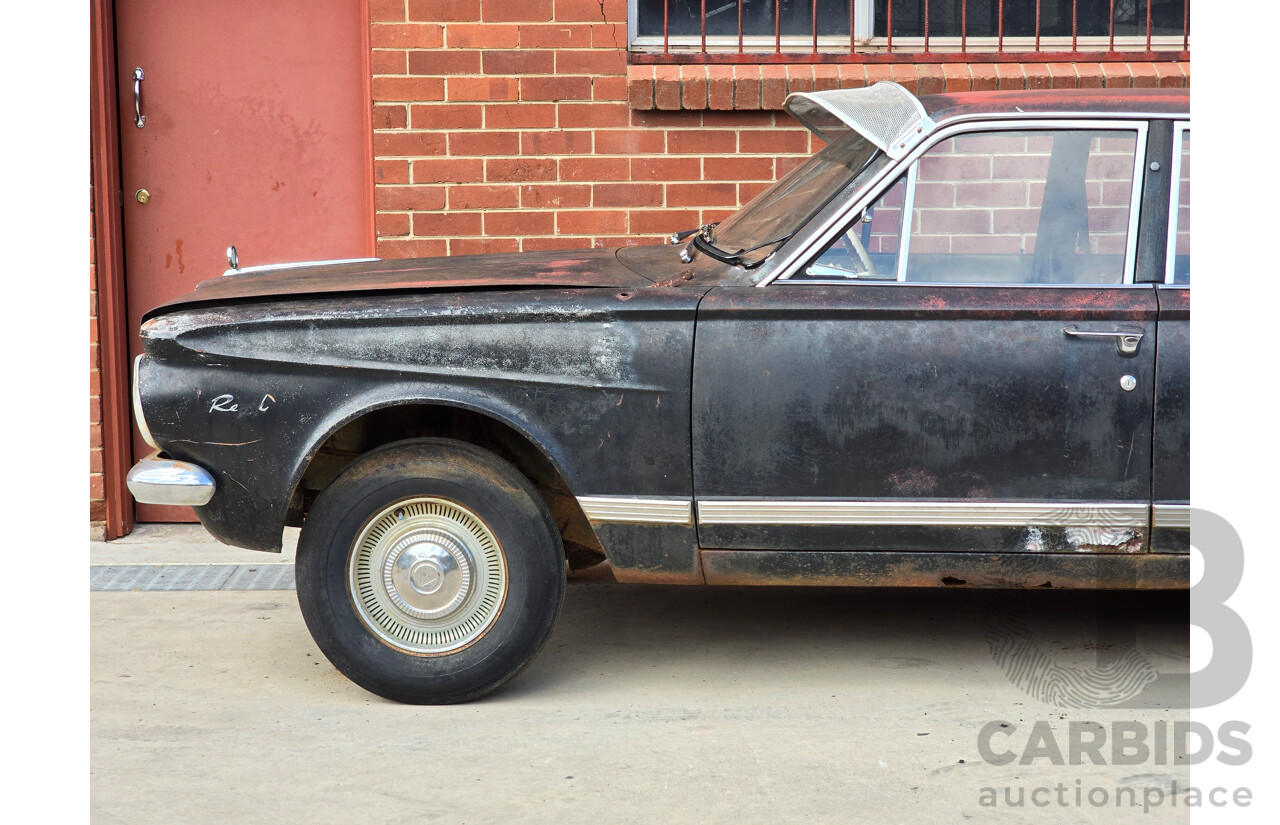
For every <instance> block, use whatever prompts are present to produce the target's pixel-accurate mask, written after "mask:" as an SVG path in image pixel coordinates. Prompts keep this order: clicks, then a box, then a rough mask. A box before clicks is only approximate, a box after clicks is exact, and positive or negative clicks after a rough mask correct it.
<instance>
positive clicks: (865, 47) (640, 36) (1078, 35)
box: [629, 0, 1190, 62]
mask: <svg viewBox="0 0 1280 825" xmlns="http://www.w3.org/2000/svg"><path fill="white" fill-rule="evenodd" d="M630 17H631V20H630V23H631V25H630V27H629V30H630V32H631V50H632V52H633V56H644V55H650V56H653V57H655V58H656V57H657V56H658V55H662V56H665V58H667V60H662V59H655V60H653V61H652V62H703V61H705V62H714V61H715V60H716V58H717V56H718V55H733V54H738V55H744V56H745V55H770V54H773V55H787V56H793V57H798V56H802V55H806V54H809V55H824V56H828V57H825V58H824V59H833V60H851V61H858V60H865V61H874V60H878V59H893V57H892V56H893V55H894V54H913V55H917V56H918V58H925V59H929V58H927V57H925V56H930V55H931V56H933V59H938V60H946V59H955V58H954V57H950V58H949V57H947V56H948V55H950V56H954V55H956V54H961V55H965V56H967V57H968V58H971V59H975V58H981V57H983V56H992V55H996V56H998V55H1002V54H1005V53H1009V54H1016V55H1023V56H1030V55H1047V56H1050V55H1051V56H1068V57H1079V56H1083V55H1088V56H1091V57H1099V58H1102V59H1105V58H1106V57H1108V56H1115V57H1116V58H1117V59H1123V58H1132V57H1133V56H1135V55H1141V56H1149V57H1156V58H1170V59H1172V58H1174V57H1177V58H1178V59H1185V58H1186V57H1187V54H1186V53H1187V52H1188V50H1189V45H1190V0H630ZM1171 53H1173V54H1171ZM775 59H776V58H775ZM783 59H785V58H783ZM640 62H645V61H644V60H643V59H642V60H641V61H640Z"/></svg>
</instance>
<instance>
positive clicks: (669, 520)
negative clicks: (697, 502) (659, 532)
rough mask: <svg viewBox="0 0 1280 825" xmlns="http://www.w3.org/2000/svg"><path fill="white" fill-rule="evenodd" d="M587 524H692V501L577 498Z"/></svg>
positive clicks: (617, 497) (610, 497)
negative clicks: (592, 522)
mask: <svg viewBox="0 0 1280 825" xmlns="http://www.w3.org/2000/svg"><path fill="white" fill-rule="evenodd" d="M578 504H579V505H580V506H581V507H582V512H583V513H584V514H585V515H586V517H587V519H588V520H590V521H609V522H626V523H645V524H684V525H691V524H693V501H692V500H691V499H687V498H633V497H630V496H578Z"/></svg>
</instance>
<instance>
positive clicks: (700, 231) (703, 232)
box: [667, 221, 720, 246]
mask: <svg viewBox="0 0 1280 825" xmlns="http://www.w3.org/2000/svg"><path fill="white" fill-rule="evenodd" d="M719 225H720V222H719V221H716V222H715V223H704V224H703V225H702V226H699V227H698V228H697V229H686V230H685V231H684V232H673V233H672V234H671V236H670V237H669V238H667V243H669V244H671V245H672V246H675V245H676V244H678V243H680V242H681V241H683V240H684V239H685V238H687V237H689V236H690V235H698V236H700V237H702V238H704V239H705V240H706V241H708V242H710V241H711V230H712V229H715V228H716V227H717V226H719Z"/></svg>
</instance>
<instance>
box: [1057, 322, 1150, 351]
mask: <svg viewBox="0 0 1280 825" xmlns="http://www.w3.org/2000/svg"><path fill="white" fill-rule="evenodd" d="M1062 332H1063V334H1064V335H1066V336H1068V337H1070V338H1114V339H1116V352H1118V353H1120V354H1121V355H1125V356H1129V355H1136V354H1137V353H1138V345H1139V344H1141V343H1142V331H1141V330H1136V329H1117V330H1112V331H1111V332H1105V331H1102V330H1090V329H1077V328H1075V327H1063V328H1062Z"/></svg>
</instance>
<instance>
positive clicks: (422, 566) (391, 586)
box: [348, 497, 507, 653]
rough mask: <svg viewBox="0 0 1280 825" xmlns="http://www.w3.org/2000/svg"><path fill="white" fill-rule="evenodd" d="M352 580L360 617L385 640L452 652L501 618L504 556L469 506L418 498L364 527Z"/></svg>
mask: <svg viewBox="0 0 1280 825" xmlns="http://www.w3.org/2000/svg"><path fill="white" fill-rule="evenodd" d="M348 584H349V586H350V589H351V594H352V600H353V601H354V603H355V606H356V611H357V613H358V614H359V616H360V618H361V620H362V621H363V622H364V624H365V626H366V627H368V628H369V630H371V631H372V632H373V633H374V634H375V635H377V636H378V637H379V638H381V639H382V640H383V641H384V642H387V643H388V644H390V645H392V646H394V647H397V648H400V649H401V650H405V651H408V652H410V653H447V652H448V651H451V650H457V649H458V648H461V647H465V646H466V645H468V644H470V643H471V642H473V641H475V640H476V639H477V638H479V637H480V636H481V635H482V634H483V633H484V632H485V631H486V630H487V629H488V628H489V626H490V625H491V624H492V623H493V620H494V619H495V618H497V615H498V612H499V611H500V610H501V607H502V601H503V598H504V597H505V595H506V590H507V569H506V559H505V558H504V556H503V554H502V548H501V547H500V546H499V544H498V541H497V539H496V538H495V537H494V536H493V533H492V532H490V530H489V528H488V526H487V525H485V523H484V522H483V521H481V520H480V519H479V518H478V517H477V516H476V515H475V514H474V513H472V512H471V511H470V510H468V509H466V508H465V507H462V506H460V505H458V504H455V503H454V502H451V501H446V500H444V499H438V498H426V497H424V498H415V499H410V500H408V501H402V502H398V503H396V504H393V505H391V506H389V507H387V508H385V509H384V510H382V511H381V512H380V513H378V514H377V515H375V516H374V517H373V518H372V519H371V520H370V521H369V523H368V525H367V526H366V527H365V528H364V530H363V531H361V533H360V536H359V537H358V538H357V539H356V544H355V547H354V549H353V551H352V553H351V557H350V562H349V565H348Z"/></svg>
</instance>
